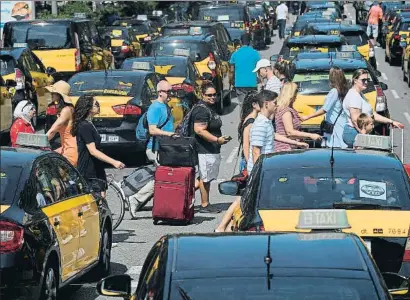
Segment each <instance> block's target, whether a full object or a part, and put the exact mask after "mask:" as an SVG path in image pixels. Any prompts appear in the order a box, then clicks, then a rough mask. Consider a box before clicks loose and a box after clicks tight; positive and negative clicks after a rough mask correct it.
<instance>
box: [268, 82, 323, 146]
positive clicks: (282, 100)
mask: <svg viewBox="0 0 410 300" xmlns="http://www.w3.org/2000/svg"><path fill="white" fill-rule="evenodd" d="M297 93H298V85H297V84H296V83H294V82H286V83H285V84H284V85H283V87H282V90H281V92H280V95H279V97H278V109H277V111H276V114H275V125H276V133H277V134H280V135H283V136H286V137H288V138H290V139H296V140H298V139H311V140H314V141H318V140H321V139H322V137H321V136H320V135H318V134H316V133H308V132H303V131H300V124H301V123H302V120H301V118H300V116H299V114H298V112H297V111H296V110H295V109H294V108H293V104H294V103H295V100H296V97H297ZM293 148H294V146H292V145H290V144H287V143H283V142H280V141H276V143H275V152H279V151H290V150H292V149H293Z"/></svg>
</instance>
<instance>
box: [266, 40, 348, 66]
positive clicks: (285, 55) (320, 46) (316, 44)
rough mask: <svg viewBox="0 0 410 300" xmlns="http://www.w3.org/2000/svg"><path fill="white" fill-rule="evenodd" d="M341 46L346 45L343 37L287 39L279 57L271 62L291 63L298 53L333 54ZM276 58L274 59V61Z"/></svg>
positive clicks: (274, 56)
mask: <svg viewBox="0 0 410 300" xmlns="http://www.w3.org/2000/svg"><path fill="white" fill-rule="evenodd" d="M343 45H348V43H347V40H346V38H345V37H344V36H337V35H304V36H298V37H289V38H287V39H286V40H285V42H284V43H283V46H282V48H281V49H280V52H279V55H273V56H271V58H273V59H272V60H276V59H277V60H279V61H287V62H290V61H292V60H293V59H294V58H295V57H296V55H298V53H299V52H303V51H318V52H326V53H327V52H335V51H336V50H338V49H341V47H342V46H343ZM275 58H276V59H275Z"/></svg>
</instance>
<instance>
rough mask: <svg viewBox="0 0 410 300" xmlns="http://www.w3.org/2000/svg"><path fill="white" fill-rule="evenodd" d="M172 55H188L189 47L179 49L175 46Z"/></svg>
mask: <svg viewBox="0 0 410 300" xmlns="http://www.w3.org/2000/svg"><path fill="white" fill-rule="evenodd" d="M174 55H177V56H189V49H179V48H176V49H175V50H174Z"/></svg>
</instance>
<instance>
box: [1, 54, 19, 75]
mask: <svg viewBox="0 0 410 300" xmlns="http://www.w3.org/2000/svg"><path fill="white" fill-rule="evenodd" d="M15 67H16V63H15V61H14V58H13V57H12V56H9V55H0V75H8V74H11V73H14V68H15Z"/></svg>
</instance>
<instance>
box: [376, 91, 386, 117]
mask: <svg viewBox="0 0 410 300" xmlns="http://www.w3.org/2000/svg"><path fill="white" fill-rule="evenodd" d="M386 108H387V100H386V96H385V95H384V93H383V90H382V88H381V87H379V86H376V111H377V112H380V111H385V110H386Z"/></svg>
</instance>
